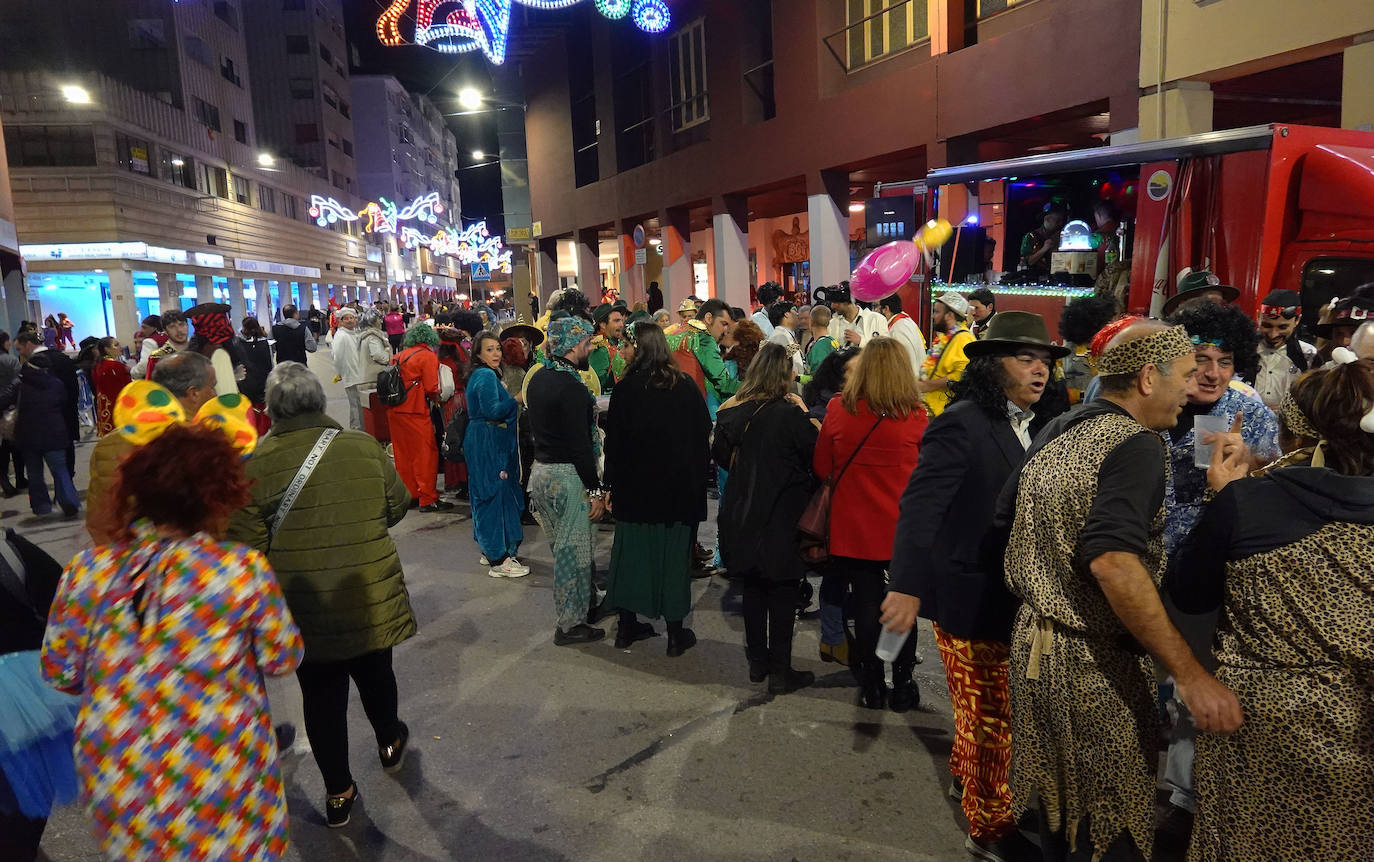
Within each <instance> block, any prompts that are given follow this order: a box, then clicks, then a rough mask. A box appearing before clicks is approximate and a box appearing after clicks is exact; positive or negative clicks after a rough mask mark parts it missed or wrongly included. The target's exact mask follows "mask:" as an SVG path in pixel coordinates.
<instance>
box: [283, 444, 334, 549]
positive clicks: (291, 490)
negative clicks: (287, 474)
mask: <svg viewBox="0 0 1374 862" xmlns="http://www.w3.org/2000/svg"><path fill="white" fill-rule="evenodd" d="M337 436H339V429H337V428H326V429H324V431H322V432H321V433H320V439H318V440H316V441H315V447H314V448H313V449H311V450H310V454H309V455H306V456H305V461H303V462H302V463H301V468H300V469H299V470H297V471H296V475H295V478H293V479H292V480H291V484H290V485H288V486H287V487H286V493H285V494H283V495H282V498H281V502H280V503H278V504H277V514H276V515H274V516H273V517H272V523H271V524H269V525H268V527H267V542H268V544H269V545H271V543H272V539H274V538H276V535H277V531H278V530H280V529H281V525H282V522H283V521H285V520H286V514H287V513H288V512H290V511H291V507H292V506H294V505H296V498H297V497H299V496H300V495H301V489H302V488H304V487H305V483H306V482H308V481H309V480H310V474H311V473H314V472H315V468H316V467H318V466H319V465H320V460H321V459H322V458H324V453H325V450H326V449H328V448H329V444H330V443H333V442H334V438H335V437H337Z"/></svg>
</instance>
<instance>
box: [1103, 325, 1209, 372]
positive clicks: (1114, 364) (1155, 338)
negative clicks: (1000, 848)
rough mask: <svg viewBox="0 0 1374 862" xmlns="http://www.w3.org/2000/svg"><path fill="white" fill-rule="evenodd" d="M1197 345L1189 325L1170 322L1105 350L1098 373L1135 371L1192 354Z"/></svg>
mask: <svg viewBox="0 0 1374 862" xmlns="http://www.w3.org/2000/svg"><path fill="white" fill-rule="evenodd" d="M1196 349H1197V348H1196V346H1195V345H1194V344H1193V340H1192V338H1191V337H1189V335H1188V330H1187V329H1184V328H1183V327H1182V326H1171V327H1169V328H1168V329H1161V330H1160V331H1158V332H1155V333H1153V334H1151V335H1147V336H1145V337H1144V338H1137V339H1135V340H1134V341H1127V342H1124V343H1122V344H1118V345H1116V346H1115V347H1113V348H1111V349H1110V350H1107V351H1105V352H1104V353H1103V354H1102V356H1101V358H1099V359H1098V360H1097V373H1098V374H1103V375H1111V374H1135V373H1136V372H1137V371H1139V370H1140V369H1142V368H1144V367H1145V366H1146V365H1149V364H1150V363H1154V364H1155V365H1162V364H1163V363H1165V362H1172V361H1173V360H1175V359H1181V358H1183V357H1184V356H1192V355H1193V352H1194V351H1195V350H1196Z"/></svg>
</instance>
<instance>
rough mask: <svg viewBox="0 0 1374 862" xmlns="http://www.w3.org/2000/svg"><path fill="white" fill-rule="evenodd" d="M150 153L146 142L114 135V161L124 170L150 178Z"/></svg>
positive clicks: (151, 170) (150, 149)
mask: <svg viewBox="0 0 1374 862" xmlns="http://www.w3.org/2000/svg"><path fill="white" fill-rule="evenodd" d="M151 152H152V147H150V146H148V142H147V141H145V140H143V139H141V138H131V137H129V136H128V135H124V134H119V133H116V134H115V159H116V161H118V162H119V166H120V167H121V168H123V169H124V170H126V171H129V172H131V173H135V174H143V175H144V176H147V177H150V176H152V175H153V166H152V163H151V161H150V160H149V153H151Z"/></svg>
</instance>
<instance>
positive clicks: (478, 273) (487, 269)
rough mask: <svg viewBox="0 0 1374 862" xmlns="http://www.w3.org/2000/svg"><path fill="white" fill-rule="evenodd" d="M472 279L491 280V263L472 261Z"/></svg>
mask: <svg viewBox="0 0 1374 862" xmlns="http://www.w3.org/2000/svg"><path fill="white" fill-rule="evenodd" d="M472 280H473V281H491V264H489V263H474V264H473V265H472Z"/></svg>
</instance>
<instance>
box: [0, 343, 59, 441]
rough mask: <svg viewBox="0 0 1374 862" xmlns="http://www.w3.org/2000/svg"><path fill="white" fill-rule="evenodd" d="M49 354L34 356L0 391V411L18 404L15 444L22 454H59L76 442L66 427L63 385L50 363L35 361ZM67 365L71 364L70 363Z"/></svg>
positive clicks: (45, 352)
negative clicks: (53, 452) (57, 452)
mask: <svg viewBox="0 0 1374 862" xmlns="http://www.w3.org/2000/svg"><path fill="white" fill-rule="evenodd" d="M51 352H52V351H44V352H43V353H39V354H36V355H35V356H33V357H32V358H31V360H30V362H29V364H27V365H25V366H24V367H23V369H22V370H20V372H19V376H18V377H16V378H15V379H14V380H12V381H10V383H9V385H8V386H6V387H5V388H4V389H3V390H0V412H3V411H5V410H8V409H9V408H10V407H12V406H13V405H14V404H16V403H18V405H19V413H18V415H17V417H16V418H15V423H14V445H15V447H16V448H17V449H19V450H20V451H21V452H52V451H61V450H64V449H66V448H67V447H68V446H69V445H71V443H72V441H73V440H75V439H76V436H75V435H73V434H71V433H69V427H68V425H67V416H66V414H67V401H68V397H67V387H66V385H65V384H64V383H63V381H62V379H61V378H60V377H58V375H57V374H56V373H55V372H54V371H53V370H52V368H51V363H49V362H46V361H44V362H42V363H39V362H35V361H34V360H37V359H39V357H42V356H45V355H46V354H47V353H51ZM63 358H64V359H66V357H63ZM67 362H68V363H69V364H70V363H71V360H70V359H67ZM64 432H67V433H64Z"/></svg>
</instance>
